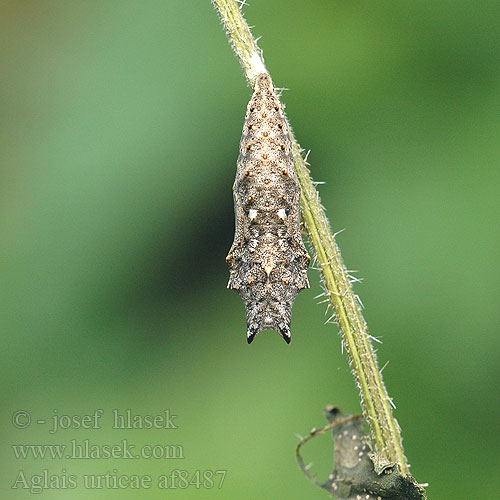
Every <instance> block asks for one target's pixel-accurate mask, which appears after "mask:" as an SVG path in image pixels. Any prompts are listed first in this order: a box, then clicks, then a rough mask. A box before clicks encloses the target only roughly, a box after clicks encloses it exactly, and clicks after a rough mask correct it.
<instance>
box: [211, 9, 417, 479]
mask: <svg viewBox="0 0 500 500" xmlns="http://www.w3.org/2000/svg"><path fill="white" fill-rule="evenodd" d="M212 3H213V4H214V6H215V8H216V10H217V12H218V14H219V16H220V19H221V20H222V23H223V25H224V28H225V30H226V33H227V35H228V37H229V40H230V42H231V45H232V48H233V50H234V52H235V53H236V55H237V56H238V59H239V61H240V64H241V67H242V68H243V72H244V74H245V77H246V79H247V81H248V82H249V84H250V85H251V86H252V87H253V85H254V82H255V78H256V77H257V75H259V74H260V73H263V72H265V73H268V71H267V70H266V67H265V65H264V61H263V59H262V54H261V51H260V50H259V48H258V47H257V43H256V42H255V40H254V38H253V36H252V34H251V32H250V29H249V27H248V25H247V23H246V21H245V19H244V18H243V15H242V13H241V10H240V7H239V6H238V3H237V2H236V0H212ZM289 129H290V130H292V128H291V127H289ZM290 136H291V140H292V153H293V156H294V159H295V168H296V170H297V175H298V178H299V182H300V187H301V208H302V219H303V221H304V223H305V226H306V229H307V232H308V234H309V238H310V241H311V244H312V247H313V249H314V252H315V253H316V258H317V263H318V265H319V268H320V270H321V274H322V277H323V280H324V285H325V293H326V294H327V296H328V299H329V301H330V304H331V305H332V307H333V309H334V312H335V315H336V318H337V321H338V324H339V327H340V330H341V333H342V341H343V343H344V345H345V347H346V349H347V352H348V355H349V361H350V364H351V367H352V371H353V374H354V377H355V379H356V383H357V385H358V387H359V390H360V394H361V405H362V408H363V414H364V417H365V418H366V420H367V421H368V423H369V425H370V430H371V434H372V438H373V441H374V443H375V447H376V450H377V452H378V453H379V455H380V456H381V458H383V459H386V460H388V461H391V462H395V463H398V464H399V466H400V470H401V473H403V474H408V462H407V460H406V457H405V455H404V451H403V444H402V440H401V434H400V430H399V425H398V423H397V421H396V419H395V418H394V416H393V413H392V408H391V400H390V398H389V396H388V394H387V390H386V388H385V385H384V383H383V380H382V375H381V373H380V370H379V368H378V365H377V359H376V356H375V352H374V350H373V347H372V344H371V340H370V336H369V334H368V329H367V326H366V322H365V320H364V318H363V315H362V314H361V310H360V308H359V306H358V303H357V300H356V295H355V294H354V292H353V290H352V287H351V283H350V280H349V276H348V273H347V270H346V268H345V267H344V263H343V261H342V257H341V255H340V250H339V248H338V246H337V244H336V243H335V239H334V235H333V234H332V232H331V230H330V224H329V222H328V219H327V217H326V214H325V211H324V209H323V207H322V205H321V202H320V199H319V194H318V192H317V190H316V188H315V186H314V183H313V181H312V180H311V177H310V175H309V169H308V168H307V163H306V161H305V159H304V158H303V157H302V151H303V150H302V149H301V147H300V146H299V144H298V142H297V141H296V139H295V137H294V135H293V132H290Z"/></svg>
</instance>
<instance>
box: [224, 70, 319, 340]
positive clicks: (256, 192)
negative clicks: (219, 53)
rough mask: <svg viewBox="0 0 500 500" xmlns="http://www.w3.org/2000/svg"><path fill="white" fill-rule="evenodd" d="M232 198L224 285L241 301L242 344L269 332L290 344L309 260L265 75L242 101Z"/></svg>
mask: <svg viewBox="0 0 500 500" xmlns="http://www.w3.org/2000/svg"><path fill="white" fill-rule="evenodd" d="M233 196H234V211H235V218H236V223H235V235H234V242H233V246H232V247H231V250H230V251H229V254H228V256H227V258H226V260H227V262H228V264H229V271H230V278H229V283H228V288H234V289H235V290H237V292H238V293H239V294H240V296H241V298H242V299H243V302H244V303H245V308H246V317H247V341H248V343H251V342H252V340H253V339H254V337H255V335H257V334H258V333H259V332H260V331H261V330H265V329H271V330H276V331H277V332H278V333H279V334H280V335H281V336H282V337H283V338H284V339H285V341H286V342H287V343H289V342H290V319H291V314H292V305H293V301H294V300H295V297H296V296H297V294H298V293H299V291H300V290H301V289H302V288H308V287H309V283H308V280H307V267H308V265H309V260H310V258H309V255H308V254H307V251H306V249H305V247H304V243H303V242H302V238H301V236H300V187H299V183H298V180H297V174H296V172H295V167H294V161H293V157H292V153H291V141H290V136H289V133H288V128H287V125H286V120H285V117H284V114H283V111H282V106H281V103H280V101H279V98H278V96H277V95H276V93H275V91H274V88H273V84H272V81H271V77H270V76H269V75H268V74H267V73H262V74H261V75H259V76H258V77H257V79H256V82H255V89H254V93H253V95H252V98H251V99H250V102H249V103H248V107H247V112H246V116H245V123H244V125H243V133H242V136H241V142H240V154H239V157H238V164H237V172H236V180H235V182H234V186H233Z"/></svg>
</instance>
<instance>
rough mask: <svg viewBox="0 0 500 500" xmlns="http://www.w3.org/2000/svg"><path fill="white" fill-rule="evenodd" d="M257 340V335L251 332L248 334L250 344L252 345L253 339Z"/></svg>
mask: <svg viewBox="0 0 500 500" xmlns="http://www.w3.org/2000/svg"><path fill="white" fill-rule="evenodd" d="M254 338H255V333H250V332H247V342H248V343H249V344H251V343H252V341H253V339H254Z"/></svg>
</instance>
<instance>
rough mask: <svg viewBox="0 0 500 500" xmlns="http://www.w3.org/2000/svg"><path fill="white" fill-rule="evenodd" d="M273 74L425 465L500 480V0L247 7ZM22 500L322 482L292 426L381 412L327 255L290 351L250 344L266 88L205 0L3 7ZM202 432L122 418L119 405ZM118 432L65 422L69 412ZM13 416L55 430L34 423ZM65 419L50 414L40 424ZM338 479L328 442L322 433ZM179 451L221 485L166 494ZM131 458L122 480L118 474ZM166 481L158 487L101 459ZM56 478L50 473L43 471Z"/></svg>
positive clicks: (408, 434)
mask: <svg viewBox="0 0 500 500" xmlns="http://www.w3.org/2000/svg"><path fill="white" fill-rule="evenodd" d="M249 3H250V4H251V5H250V7H245V8H244V10H245V15H246V17H247V20H248V22H249V24H250V25H253V26H255V28H254V29H253V33H254V35H256V36H260V35H262V40H261V41H260V46H261V47H262V48H263V49H264V55H265V59H266V63H267V67H268V68H269V70H270V71H271V73H272V76H273V78H274V81H275V84H276V85H277V86H282V87H287V88H289V89H290V90H289V91H287V92H285V94H284V97H283V100H284V102H285V103H286V105H287V113H288V116H289V118H290V120H291V123H292V125H293V127H294V130H295V132H296V135H297V138H298V140H299V141H300V143H301V144H302V146H303V147H304V148H306V149H309V148H310V149H311V154H310V156H309V161H310V162H311V165H312V167H311V169H312V173H313V176H314V178H315V179H316V180H321V181H325V182H326V184H325V185H324V186H321V196H322V201H323V204H324V205H325V206H326V207H327V209H328V214H329V216H330V219H331V222H332V226H333V228H334V230H335V231H337V230H340V229H342V228H346V231H345V232H343V233H342V234H341V235H340V236H339V237H338V242H339V245H340V247H341V249H342V253H343V257H344V260H345V262H346V265H347V266H348V268H349V269H357V270H359V272H358V273H357V276H359V277H362V278H364V283H363V284H362V285H357V286H356V291H357V293H358V294H359V295H360V296H361V298H362V300H363V303H364V305H365V315H366V319H367V321H368V325H369V327H370V330H371V333H372V334H373V335H375V336H378V337H381V338H382V340H383V344H382V345H377V346H376V347H377V348H378V357H379V361H380V364H381V365H383V364H385V363H386V362H387V361H390V363H389V365H388V367H387V368H386V369H385V371H384V376H385V380H386V384H387V386H388V390H389V393H390V395H391V396H392V397H393V399H394V401H395V403H396V405H397V410H396V417H397V418H398V421H399V423H400V425H401V427H402V430H403V436H404V443H405V451H406V454H407V456H408V458H409V460H410V463H411V464H412V472H413V474H414V475H415V477H416V478H417V479H418V480H419V481H420V482H429V483H430V486H429V488H428V494H429V498H436V499H440V500H446V499H457V498H463V499H472V498H498V484H499V472H498V466H499V459H498V458H499V454H498V449H499V448H498V447H499V444H500V443H499V441H500V435H499V433H498V422H499V418H500V404H499V398H498V393H499V388H500V387H499V386H500V384H499V380H500V377H499V362H498V353H499V347H500V341H499V333H500V332H499V326H498V325H499V319H500V318H499V313H498V298H499V279H498V275H499V267H500V266H499V258H498V256H499V249H500V245H499V222H500V220H499V217H498V205H499V202H498V191H499V180H500V179H499V177H500V176H499V169H498V160H499V159H500V148H499V144H500V125H499V120H498V116H499V111H500V110H499V107H500V106H499V103H500V101H499V99H498V95H499V90H500V85H499V83H500V71H499V69H500V65H499V61H500V44H499V41H500V40H499V38H500V36H499V30H498V18H499V17H498V16H499V13H500V9H499V5H498V2H497V1H493V0H486V1H483V2H480V3H478V2H473V1H470V0H469V1H463V0H462V1H461V0H455V1H453V2H452V1H446V0H434V1H432V2H429V1H420V2H411V1H408V0H406V1H400V2H394V1H392V2H390V1H380V2H356V1H354V2H353V1H352V0H348V1H347V0H336V1H332V0H321V1H320V0H317V1H314V2H304V1H299V0H251V1H250V2H249ZM0 33H1V35H0V38H1V43H0V47H1V48H0V51H1V52H0V74H1V77H0V109H1V110H2V111H1V115H0V119H1V122H0V127H1V135H0V141H1V142H0V151H1V153H0V155H1V156H0V159H1V160H0V163H1V165H0V168H1V170H0V176H1V177H0V255H1V261H0V269H1V275H0V279H1V284H2V286H1V290H2V291H1V294H2V296H1V307H0V311H1V324H2V349H1V380H2V386H1V387H2V388H1V397H2V401H3V403H2V405H1V420H0V426H1V428H0V430H1V434H2V443H3V446H2V449H1V459H0V469H1V470H2V494H1V496H2V498H11V499H25V498H26V499H27V498H33V494H32V493H30V491H29V489H23V488H22V487H21V485H20V483H17V485H18V487H17V488H16V489H12V486H13V485H14V484H15V483H16V478H18V475H19V471H20V470H22V471H23V473H24V474H25V476H26V477H27V478H30V477H31V476H33V475H40V474H42V471H43V470H44V469H45V470H47V471H48V473H49V474H51V475H59V476H61V475H75V476H77V478H78V485H79V486H78V487H77V488H76V489H66V490H64V489H50V490H46V491H44V492H43V493H42V496H43V497H44V498H47V499H67V498H70V499H79V498H81V499H89V498H92V499H93V498H96V499H97V498H152V499H156V498H158V499H160V498H167V497H168V498H170V497H171V498H179V499H180V498H216V497H217V498H228V499H234V498H241V499H257V498H266V499H267V498H269V499H275V498H287V499H292V498H293V499H299V498H300V499H302V498H310V499H316V498H317V499H321V498H327V494H326V493H325V492H323V491H321V490H319V489H317V488H315V487H314V486H313V485H311V484H310V483H309V482H308V481H307V480H306V479H305V477H304V476H303V475H302V473H301V472H300V471H299V470H298V468H297V466H296V463H295V456H294V448H295V445H296V443H297V438H296V434H297V433H299V434H302V435H305V434H306V433H307V432H308V431H309V430H310V429H311V428H312V427H313V426H316V427H319V426H322V425H323V424H324V419H323V416H322V409H323V408H324V406H325V405H326V404H329V403H332V404H335V405H338V406H340V407H341V408H342V409H343V411H344V412H346V413H353V412H359V411H360V408H359V400H358V395H357V390H356V389H355V387H354V384H353V380H352V377H351V374H350V371H349V367H348V362H347V358H346V356H345V355H343V354H342V353H341V348H340V338H339V336H338V334H337V332H338V330H337V327H336V326H334V325H324V321H325V319H326V318H325V316H324V310H325V307H324V305H317V303H316V302H317V300H316V301H315V300H313V297H314V296H315V295H316V294H317V293H318V292H319V290H320V288H319V281H318V275H317V273H316V272H315V271H313V270H311V271H310V273H309V274H310V280H311V284H312V289H311V290H309V291H305V292H303V293H301V294H300V295H299V297H298V298H297V301H296V304H295V306H294V314H293V320H292V343H291V345H290V346H286V344H285V343H284V342H283V340H282V339H281V338H280V337H279V336H278V335H277V334H275V333H272V332H265V333H263V334H261V335H260V336H259V337H257V339H256V341H255V342H254V343H253V344H252V345H251V346H248V345H247V344H246V341H245V318H244V309H243V304H242V302H241V300H240V298H239V297H238V296H237V294H236V293H235V292H234V291H228V290H226V283H227V278H228V271H227V267H226V263H225V261H224V258H225V256H226V253H227V250H228V249H229V247H230V245H231V243H232V238H233V207H232V193H231V186H232V183H233V179H234V174H235V162H236V157H237V153H238V143H239V138H240V132H241V127H242V123H243V117H244V112H245V106H246V103H247V101H248V99H249V97H250V93H251V92H250V89H249V88H248V87H247V86H246V84H245V81H244V79H243V76H242V72H241V70H240V68H239V66H238V62H237V60H236V58H235V57H234V56H233V54H232V52H231V51H230V49H229V46H228V43H227V41H226V38H225V36H224V34H223V32H222V29H221V26H220V23H219V20H218V18H217V16H216V13H215V11H213V9H212V6H211V4H210V2H209V1H208V0H205V1H201V0H198V1H196V2H188V1H183V0H147V1H145V2H136V1H130V0H120V1H118V0H113V1H111V0H106V1H104V2H103V1H94V0H92V1H90V0H86V1H74V2H68V1H63V0H51V1H49V0H46V1H45V0H44V1H37V2H34V1H28V0H11V1H4V2H2V6H1V16H0ZM167 408H168V409H170V410H171V412H172V413H173V414H176V415H178V417H177V420H176V423H177V424H178V429H169V430H152V429H143V430H129V431H128V430H127V431H125V430H119V429H112V428H111V424H112V421H111V411H112V410H113V409H119V410H120V411H124V410H126V409H131V410H132V411H133V413H134V414H141V415H145V414H150V415H155V414H161V413H162V412H163V410H164V409H167ZM96 409H102V410H103V411H104V416H103V418H102V421H101V427H102V428H101V429H87V430H82V429H80V430H77V429H67V430H64V429H61V430H59V431H58V432H56V433H50V432H49V428H50V426H49V422H51V418H52V416H53V415H54V410H56V411H57V414H58V415H84V414H93V413H94V412H95V410H96ZM17 410H25V411H27V412H29V413H30V414H31V419H32V421H31V425H30V426H29V427H27V428H25V429H19V428H15V426H14V425H13V423H12V421H11V419H12V415H13V413H14V412H15V411H17ZM40 419H44V420H46V422H47V423H46V424H37V420H40ZM72 439H77V440H80V441H81V440H84V439H89V441H90V442H91V443H94V444H99V445H103V444H117V443H120V442H121V441H122V440H123V439H127V440H128V441H129V442H130V443H132V444H135V445H136V447H137V448H138V447H140V446H142V445H143V444H151V445H153V444H171V445H181V446H182V447H183V454H184V456H185V458H184V459H179V460H161V459H149V460H148V459H139V460H125V459H121V460H120V459H116V460H110V459H101V460H90V459H89V460H69V459H68V460H66V459H62V460H61V459H50V458H45V459H43V460H42V459H15V457H14V453H13V449H12V445H13V444H68V443H69V442H70V441H71V440H72ZM304 458H305V460H306V461H311V462H313V470H314V471H316V472H317V473H318V477H319V478H320V479H323V478H326V475H327V474H328V472H329V470H330V469H331V462H332V443H331V440H330V438H329V437H328V436H322V437H318V438H317V439H315V440H313V441H312V442H311V444H310V445H307V446H306V447H305V449H304ZM172 469H182V470H187V471H188V472H189V474H191V475H192V474H194V473H195V472H196V471H197V470H200V471H202V472H203V471H206V470H227V475H226V478H225V481H224V484H223V486H222V488H220V489H218V488H217V485H215V486H214V487H213V488H203V487H202V488H200V489H197V488H196V486H195V485H191V486H190V487H189V488H187V489H182V488H179V489H176V490H160V489H158V488H157V487H156V485H154V483H155V478H157V477H158V476H160V475H162V474H168V473H170V472H171V471H172ZM113 470H115V472H113ZM106 472H110V473H112V474H116V475H125V474H129V475H131V474H139V475H145V474H148V475H151V476H152V478H153V487H152V488H151V489H148V490H144V489H143V490H132V489H110V488H103V489H100V490H89V489H85V488H84V487H83V485H82V481H83V479H82V478H83V475H84V474H105V473H106ZM33 481H34V480H33Z"/></svg>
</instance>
